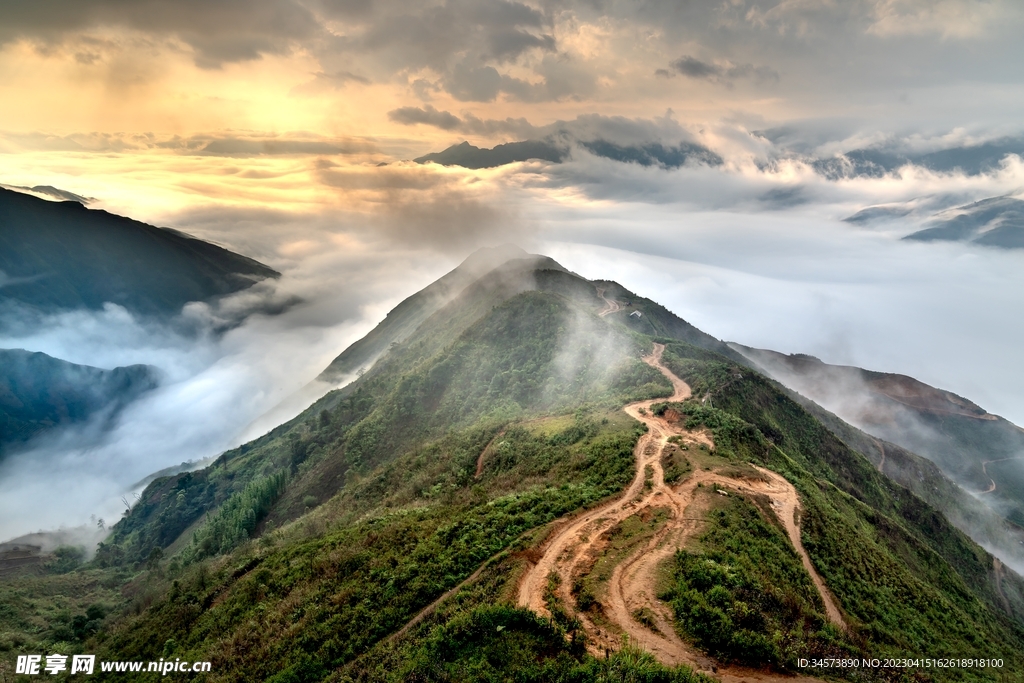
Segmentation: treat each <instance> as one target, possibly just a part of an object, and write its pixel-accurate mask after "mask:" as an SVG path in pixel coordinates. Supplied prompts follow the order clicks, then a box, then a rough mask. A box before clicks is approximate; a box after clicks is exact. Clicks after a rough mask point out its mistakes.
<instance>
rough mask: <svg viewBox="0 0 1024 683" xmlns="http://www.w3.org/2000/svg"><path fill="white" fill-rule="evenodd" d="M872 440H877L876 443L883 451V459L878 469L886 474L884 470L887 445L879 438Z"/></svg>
mask: <svg viewBox="0 0 1024 683" xmlns="http://www.w3.org/2000/svg"><path fill="white" fill-rule="evenodd" d="M871 440H872V441H874V442H875V445H876V446H878V450H879V451H881V453H882V459H881V460H880V461H879V462H878V471H879V472H881V473H882V474H885V472H883V471H882V470H884V469H885V446H883V445H882V442H881V441H879V440H878V439H871Z"/></svg>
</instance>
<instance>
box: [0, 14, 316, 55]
mask: <svg viewBox="0 0 1024 683" xmlns="http://www.w3.org/2000/svg"><path fill="white" fill-rule="evenodd" d="M105 26H123V27H126V28H130V29H134V30H137V31H142V32H144V33H151V34H155V35H173V36H176V37H177V38H179V39H180V40H182V41H183V42H185V43H187V44H188V45H190V46H191V47H192V48H193V49H194V50H195V52H196V63H197V64H198V65H199V66H203V67H218V66H220V65H222V64H224V63H226V62H238V61H245V60H251V59H258V58H259V57H260V56H261V55H264V54H283V53H286V52H288V51H289V50H290V49H291V48H292V46H293V45H294V43H295V42H296V41H299V40H306V39H309V38H311V37H313V36H314V35H316V34H317V33H319V32H320V25H319V23H318V21H317V19H316V17H315V16H314V15H313V13H312V12H310V11H309V9H307V8H306V7H305V6H304V5H303V4H301V3H300V2H298V1H297V0H215V1H212V2H211V1H210V0H36V1H35V2H16V3H6V6H5V7H4V19H3V23H2V24H0V42H8V41H11V40H16V39H18V38H28V39H31V40H36V41H41V42H42V43H43V44H47V43H57V42H60V41H61V40H63V39H65V38H66V37H68V36H70V35H73V34H76V33H80V32H83V31H89V30H92V29H96V28H99V27H105Z"/></svg>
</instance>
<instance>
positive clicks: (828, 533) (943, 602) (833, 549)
mask: <svg viewBox="0 0 1024 683" xmlns="http://www.w3.org/2000/svg"><path fill="white" fill-rule="evenodd" d="M722 361H724V359H721V360H718V361H716V360H710V359H709V358H708V356H707V354H706V353H704V352H694V351H693V350H692V349H690V348H686V347H681V346H678V345H675V346H670V347H669V351H667V352H666V363H667V364H668V365H669V367H671V368H673V370H674V371H676V372H677V373H678V374H679V375H680V376H682V377H683V378H684V379H686V380H687V381H688V382H689V383H690V384H691V386H692V387H693V388H694V394H695V396H696V397H698V400H697V401H694V402H691V403H690V404H688V405H687V406H686V407H685V408H683V407H681V408H682V409H683V412H688V413H690V416H689V417H688V419H690V420H693V421H694V422H695V423H703V424H707V425H708V426H711V427H713V431H714V432H715V437H716V445H717V450H718V451H719V452H720V453H722V454H724V455H727V456H730V457H733V458H737V459H744V460H747V459H749V460H754V461H755V462H761V463H764V464H766V465H768V466H769V467H771V468H772V469H775V470H776V471H779V472H781V473H783V474H785V475H786V476H787V478H789V479H790V481H792V482H793V483H794V485H796V487H797V489H798V490H799V491H800V494H801V497H802V499H803V503H804V513H803V514H804V518H803V536H804V545H805V547H806V548H807V551H808V552H809V554H810V555H811V558H812V560H813V561H814V563H815V566H816V567H817V568H818V570H819V572H820V573H821V574H822V576H823V577H824V579H825V581H826V583H827V584H828V585H829V587H830V589H831V590H832V591H833V593H834V594H835V595H836V597H837V598H838V600H839V603H840V605H841V606H842V607H843V609H844V611H846V613H847V615H848V617H850V618H851V621H852V622H853V624H854V627H855V631H856V634H857V636H858V637H859V638H861V639H863V641H862V642H864V643H865V644H866V645H865V647H868V651H869V652H873V653H875V654H876V655H877V654H879V653H891V654H897V653H900V654H904V655H908V656H909V655H917V656H978V657H980V656H1001V657H1005V658H1007V659H1008V661H1010V662H1012V663H1013V666H1015V667H1016V668H1017V670H1019V669H1020V668H1021V667H1022V666H1024V661H1021V657H1020V654H1019V653H1020V651H1021V650H1020V648H1021V645H1022V643H1024V630H1022V628H1021V624H1020V622H1019V621H1015V620H1014V619H1013V618H1012V617H1011V616H1010V615H1009V614H1007V613H1005V612H1004V607H1003V604H1002V601H1001V600H1000V596H999V595H998V594H997V589H996V583H995V581H994V577H993V574H992V570H991V567H992V560H991V556H989V555H988V554H987V553H986V552H985V551H983V550H982V549H981V548H979V547H978V546H977V545H975V544H974V543H973V542H971V541H970V539H968V538H967V537H966V536H965V535H964V534H962V533H961V532H959V531H958V530H956V529H955V528H953V527H952V525H950V524H949V522H948V521H947V520H946V519H945V518H944V517H943V516H942V515H941V514H939V513H937V512H935V510H934V509H932V508H930V507H929V506H928V505H927V504H925V503H924V502H923V501H921V500H920V499H919V498H917V497H916V496H914V495H913V494H911V493H910V492H909V491H907V490H906V489H904V488H903V487H901V486H899V485H896V484H894V483H892V482H891V481H889V480H888V479H886V478H885V477H884V476H883V475H881V474H879V473H878V472H877V471H876V470H875V469H874V468H873V467H872V466H871V464H870V463H869V462H868V461H867V460H866V459H865V458H864V457H863V456H861V455H860V454H859V453H856V452H854V451H852V450H850V449H849V448H848V447H847V446H846V444H844V443H843V442H842V441H840V440H839V439H838V438H836V437H835V436H834V435H833V434H832V433H831V432H829V431H828V430H827V429H826V428H825V427H824V426H823V425H822V424H821V423H819V422H818V421H816V420H814V419H813V418H812V417H811V416H810V414H808V413H807V412H806V411H805V410H804V409H803V408H801V407H800V406H799V405H797V404H796V403H795V402H794V401H792V400H791V399H789V398H788V397H787V396H786V395H785V394H784V393H783V392H781V391H780V390H779V389H778V388H777V387H776V386H775V385H774V383H773V382H771V381H770V380H767V379H766V378H764V377H763V376H761V375H758V374H756V373H751V372H749V371H747V370H746V369H745V368H740V367H738V366H735V365H732V364H730V363H726V362H722ZM705 398H706V399H707V401H706V402H704V403H703V404H702V403H701V400H702V399H705ZM1017 581H1019V579H1017ZM929 653H931V654H929ZM972 676H973V674H971V673H962V672H956V671H947V672H943V673H942V674H941V676H938V675H937V677H948V678H951V679H953V680H957V679H959V678H963V679H965V680H970V679H972ZM982 680H984V677H982Z"/></svg>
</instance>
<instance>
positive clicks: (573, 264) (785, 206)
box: [0, 153, 1024, 540]
mask: <svg viewBox="0 0 1024 683" xmlns="http://www.w3.org/2000/svg"><path fill="white" fill-rule="evenodd" d="M293 162H294V160H293ZM46 163H48V162H45V160H44V161H41V162H39V165H38V167H37V168H36V169H35V173H36V177H30V178H3V179H2V180H4V182H11V183H15V182H17V184H21V185H29V184H33V183H35V182H41V179H46V180H47V184H50V185H56V186H63V187H64V189H67V190H70V191H74V192H78V193H81V194H83V195H85V196H93V197H99V198H100V201H99V202H98V204H97V206H102V207H104V208H109V209H110V210H116V211H118V212H121V213H126V214H129V215H132V216H133V217H135V218H138V219H140V220H146V221H148V222H152V223H155V224H158V225H166V226H171V227H175V228H177V229H180V230H183V231H186V232H190V233H193V234H196V235H197V236H200V237H203V238H206V239H211V240H213V241H216V242H217V243H220V244H223V245H225V246H228V247H229V248H232V249H235V250H237V251H239V252H241V253H244V254H246V255H250V256H253V257H255V258H257V259H259V260H261V261H263V262H265V263H267V264H268V265H270V266H272V267H274V268H276V269H277V270H280V271H281V272H282V273H283V274H284V277H283V278H282V279H281V281H280V282H279V283H278V284H276V285H275V286H273V287H271V286H263V287H262V288H261V289H258V290H256V291H253V292H249V293H243V294H241V295H238V300H237V301H236V302H234V303H232V302H231V301H229V302H225V303H223V304H222V310H215V309H210V308H208V307H205V306H196V305H194V306H191V307H189V308H188V310H186V311H185V313H184V315H186V316H189V317H190V318H191V319H192V320H193V321H200V327H202V325H206V324H209V325H212V324H213V322H214V321H215V320H216V319H217V318H219V317H223V315H224V313H225V311H226V310H227V309H229V308H231V307H232V306H233V305H236V304H237V305H238V306H242V305H243V304H244V303H245V299H246V297H249V298H251V297H255V296H271V297H278V298H282V299H283V298H287V297H289V296H298V297H300V298H301V299H302V301H303V303H301V304H298V305H295V306H293V307H291V308H289V309H288V310H286V312H284V313H282V314H280V315H277V316H264V315H256V316H252V317H249V318H248V319H246V320H245V322H244V323H243V324H242V325H240V326H239V327H237V328H235V329H232V330H230V331H229V332H227V333H226V334H223V335H222V336H217V335H215V334H213V333H212V332H209V333H204V334H201V335H200V336H199V337H198V338H192V337H189V336H185V335H183V334H181V333H178V332H175V331H174V329H172V328H169V327H166V326H162V325H158V324H155V323H151V322H146V321H140V320H136V319H133V318H132V317H131V316H130V315H129V314H128V313H127V312H125V311H124V310H123V309H120V308H117V307H108V308H107V309H106V310H105V311H102V312H99V313H82V312H75V313H67V314H64V315H60V316H55V317H52V318H49V319H47V320H46V321H45V322H44V324H42V325H41V326H36V327H34V328H32V329H24V328H22V327H20V326H18V325H11V324H10V321H7V323H8V324H6V325H5V326H4V328H3V330H4V331H2V332H0V347H5V348H26V349H30V350H34V351H43V352H45V353H48V354H50V355H53V356H56V357H58V358H62V359H65V360H69V361H72V362H75V363H84V364H90V365H96V366H100V367H105V368H111V367H115V366H119V365H127V364H131V363H148V364H151V365H154V366H157V367H158V368H160V370H161V371H162V372H163V375H164V382H163V385H162V386H161V387H160V388H159V389H158V390H156V391H154V392H152V393H150V394H148V395H146V396H145V397H144V398H142V399H141V400H140V401H138V402H136V403H135V404H133V405H131V406H130V407H129V408H128V409H127V410H125V411H124V413H123V414H122V416H121V418H120V421H119V423H118V425H117V427H116V429H115V430H114V431H113V432H112V433H110V434H108V435H105V436H96V435H90V433H89V428H88V427H85V428H82V429H76V430H75V431H68V432H65V433H64V434H61V435H58V436H56V437H53V438H51V439H50V440H48V441H47V442H45V443H39V444H36V448H34V449H33V450H31V451H29V452H26V453H22V454H20V455H16V456H13V457H10V458H8V460H7V461H6V462H4V463H3V464H2V465H0V540H2V539H6V538H11V537H14V536H17V535H19V534H23V533H27V532H32V531H36V530H39V529H46V528H55V527H58V526H61V525H64V526H68V527H71V526H76V525H79V524H82V523H88V522H89V519H90V516H91V515H94V516H96V517H103V518H104V519H106V520H107V522H108V523H110V522H113V521H115V520H116V519H118V518H119V516H120V514H121V512H122V511H123V509H124V504H123V503H122V501H121V499H122V496H124V497H125V498H126V499H127V500H128V501H131V496H132V490H133V487H134V486H135V485H136V484H137V483H138V482H140V481H141V480H143V479H144V478H145V477H147V476H148V475H150V474H152V473H153V472H156V471H158V470H161V469H163V468H166V467H170V466H174V465H178V464H180V463H182V462H184V461H198V460H202V459H204V458H209V457H211V456H215V455H217V454H218V453H220V452H221V451H223V450H225V449H227V448H230V447H232V446H235V445H237V444H239V443H241V442H242V441H244V440H246V439H248V438H252V437H254V436H257V435H258V434H260V433H262V432H263V431H265V430H267V429H269V428H270V427H272V426H274V424H277V423H279V422H280V421H283V420H284V419H287V418H288V417H290V416H291V415H294V414H295V413H297V412H298V411H299V410H300V409H301V408H303V407H304V406H305V404H308V402H311V401H312V400H313V399H314V398H315V394H305V395H304V398H302V399H301V400H298V401H294V400H293V401H292V402H291V403H290V404H288V405H286V406H285V407H284V408H283V409H279V410H277V411H275V412H273V413H272V415H271V416H270V417H267V418H265V419H263V420H262V421H259V420H260V418H261V416H265V415H266V414H267V413H268V411H273V410H274V409H275V407H278V406H280V404H281V403H282V401H285V400H286V399H288V398H289V397H290V396H293V395H294V394H295V392H297V391H299V390H300V389H302V388H303V387H304V386H306V385H307V384H308V383H309V382H310V381H311V380H313V378H315V377H316V375H317V374H318V373H319V372H320V371H321V370H322V369H323V368H324V367H326V365H327V364H328V363H329V362H330V360H331V359H332V358H334V356H336V355H337V354H338V353H339V352H340V351H342V350H343V349H344V348H345V346H346V345H347V344H349V343H351V342H352V341H354V340H355V339H357V338H359V337H360V336H361V335H362V334H365V332H367V331H368V330H369V329H370V328H371V327H372V326H373V325H374V324H376V322H378V321H379V320H381V319H382V318H383V317H384V315H385V314H386V313H387V311H388V310H390V308H391V307H393V306H394V305H395V304H397V303H398V302H399V301H400V300H401V299H402V298H404V297H406V296H408V295H410V294H412V293H414V292H415V291H417V290H418V289H420V288H422V287H423V286H425V285H426V284H428V283H429V282H431V281H432V280H434V279H436V278H437V277H439V276H440V275H442V274H444V273H445V272H447V271H448V270H450V269H451V268H452V267H454V266H455V265H457V263H458V262H459V261H461V259H462V258H464V257H465V256H466V255H467V254H468V253H470V252H471V251H472V250H473V249H474V248H476V247H478V246H484V245H490V244H495V243H500V242H506V241H511V242H516V243H518V244H520V245H521V246H523V247H524V248H526V249H528V250H530V251H535V252H541V253H545V254H548V255H550V256H552V257H553V258H555V259H556V260H558V261H559V262H560V263H562V264H563V265H564V266H565V267H567V268H568V269H570V270H573V271H575V272H577V273H580V274H581V275H584V276H586V277H588V278H603V279H614V280H617V281H618V282H620V283H621V284H622V285H624V286H625V287H627V288H629V289H631V290H633V291H635V292H636V293H638V294H640V295H643V296H646V297H648V298H651V299H653V300H655V301H658V302H659V303H661V304H663V305H665V306H667V307H668V308H669V309H671V310H673V311H674V312H676V313H677V314H679V315H680V316H681V317H683V318H685V319H687V320H689V321H690V322H692V323H694V324H695V325H697V326H698V327H700V328H701V329H703V330H705V331H706V332H708V333H710V334H713V335H715V336H716V337H719V338H722V339H726V340H734V341H738V342H741V343H743V344H747V345H751V346H756V347H764V348H771V349H776V350H779V351H783V352H786V353H791V352H803V353H809V354H813V355H815V356H818V357H820V358H821V359H822V360H825V361H826V362H830V363H845V364H853V365H859V366H862V367H866V368H870V369H875V370H885V371H893V372H901V373H905V374H909V375H912V376H914V377H917V378H918V379H921V380H922V381H925V382H927V383H929V384H933V385H936V386H939V387H942V388H944V389H949V390H952V391H954V392H956V393H958V394H961V395H963V396H966V397H967V398H969V399H971V400H973V401H975V402H976V403H978V404H980V405H981V406H983V407H984V408H986V409H987V410H989V411H990V412H993V413H997V414H1001V415H1003V416H1005V417H1007V418H1008V419H1010V420H1012V421H1014V422H1016V423H1018V424H1022V423H1024V395H1022V394H1021V392H1020V386H1022V383H1024V364H1022V363H1020V361H1019V358H1018V356H1019V346H1020V345H1019V340H1021V339H1024V319H1022V318H1021V316H1020V315H1019V312H1020V311H1021V310H1022V304H1024V268H1022V267H1021V265H1022V262H1024V251H1020V250H1019V251H1013V250H999V249H993V248H985V247H977V246H971V245H965V244H961V243H920V242H905V241H901V240H900V239H899V237H901V236H903V235H905V234H909V233H910V232H913V231H914V230H916V229H917V228H918V226H917V224H911V223H910V222H906V223H904V224H901V223H900V222H899V221H895V222H889V223H886V224H885V225H884V226H883V227H881V228H876V227H871V226H868V227H864V226H855V225H851V224H849V223H844V222H842V220H841V219H842V218H844V217H846V216H849V215H851V214H852V213H854V212H856V211H857V210H859V209H861V208H864V207H865V206H870V205H873V204H879V203H887V202H906V201H910V200H913V199H915V198H918V197H923V196H928V197H942V196H946V195H955V197H956V200H957V201H962V200H973V199H981V198H984V197H987V196H997V195H1003V194H1007V193H1012V192H1015V191H1017V190H1018V189H1019V188H1021V187H1024V170H1022V166H1021V163H1020V160H1019V159H1018V158H1016V157H1011V158H1010V159H1009V162H1008V163H1006V164H1004V165H1003V167H1002V168H1000V169H998V170H997V171H994V172H992V173H990V174H987V175H976V176H971V177H967V178H965V177H963V176H957V175H956V174H946V175H942V174H930V173H923V172H921V173H912V172H911V173H906V174H904V176H903V177H902V179H901V178H899V177H892V176H890V177H888V178H882V179H855V180H847V181H839V182H832V181H826V180H824V179H822V178H821V177H820V176H817V175H815V174H813V173H812V172H809V171H808V170H807V169H806V167H801V166H799V165H795V166H791V167H786V168H781V169H780V168H775V169H774V170H758V169H757V168H754V167H752V166H750V165H746V166H744V165H730V164H726V165H724V166H723V167H720V168H707V167H699V168H685V167H684V168H681V169H676V170H665V169H660V168H643V167H639V166H636V165H631V164H622V163H619V162H613V161H610V160H607V159H596V158H593V157H588V156H587V155H586V154H583V153H580V154H577V155H576V156H574V158H573V160H571V161H569V162H567V163H564V164H560V165H545V164H537V163H527V164H522V165H516V166H513V167H505V168H503V169H497V170H490V171H467V170H463V169H440V168H437V167H421V166H417V165H415V164H402V163H399V164H392V165H391V166H388V167H381V168H376V167H373V166H370V165H357V164H353V165H352V166H349V167H346V166H344V165H341V166H325V165H324V164H322V163H320V162H310V163H309V165H308V167H307V168H306V172H307V173H308V176H306V177H307V178H308V179H313V180H315V181H316V182H318V183H319V185H318V187H319V188H320V190H322V191H323V192H324V193H325V194H324V196H326V197H328V199H323V200H318V199H316V196H314V195H309V196H308V197H307V199H308V200H309V201H304V202H303V203H302V204H301V205H291V204H289V205H284V204H282V205H281V206H276V205H274V204H273V201H274V200H273V198H271V199H269V200H266V201H264V203H262V204H261V203H259V201H262V200H252V201H253V202H254V203H253V205H252V206H243V207H242V208H239V207H240V206H242V205H243V202H242V200H241V199H240V197H242V194H244V193H241V192H239V195H238V196H235V197H225V196H215V197H212V198H207V199H200V198H198V197H197V195H195V194H193V193H191V192H183V193H182V194H181V196H179V197H177V198H176V199H175V201H170V200H168V192H169V191H168V190H167V187H166V186H164V187H161V188H159V189H157V188H155V187H153V188H150V189H149V195H147V186H146V185H145V184H144V183H143V182H142V181H138V180H133V179H131V178H130V177H129V176H128V175H127V174H125V175H118V173H112V174H111V176H109V177H108V178H104V179H97V178H92V179H90V180H89V181H88V183H84V182H81V181H76V177H77V176H74V174H69V175H67V176H64V177H61V176H60V173H61V172H60V171H57V170H54V169H52V168H49V167H46ZM111 163H113V162H111ZM127 163H128V162H127V161H126V162H125V164H126V165H127ZM208 163H211V164H213V163H217V161H216V160H213V161H209V162H208ZM232 163H235V164H238V163H244V162H239V160H237V159H235V160H233V161H232ZM259 163H264V162H263V161H260V162H259ZM294 163H298V162H294ZM318 164H319V165H318ZM190 172H192V173H193V174H194V173H195V172H196V170H195V169H192V170H191V171H190ZM170 173H172V171H170V170H169V171H168V174H170ZM213 174H215V170H214V171H211V175H213ZM168 177H170V176H168ZM122 181H123V182H122ZM239 182H241V181H239ZM246 182H248V183H250V184H251V182H252V181H246ZM133 183H134V184H133ZM246 187H247V192H248V190H251V189H252V187H251V186H250V185H247V186H246ZM105 188H106V189H107V190H109V192H108V193H107V194H105V192H104V189H105ZM129 189H130V190H131V192H129ZM105 196H109V197H114V198H115V199H113V200H110V201H107V202H106V203H104V200H103V198H104V197H105ZM246 196H250V197H251V196H252V195H251V194H248V195H246ZM132 197H138V198H137V199H132ZM147 197H149V198H152V201H147ZM133 202H134V203H133ZM317 202H319V203H317ZM947 203H948V202H947ZM168 207H174V208H168ZM180 207H185V208H180ZM907 220H908V221H909V220H910V219H907ZM203 321H207V322H203ZM323 389H325V387H324V388H323ZM254 423H255V424H254Z"/></svg>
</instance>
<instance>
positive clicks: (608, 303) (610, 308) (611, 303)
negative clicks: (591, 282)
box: [597, 287, 622, 318]
mask: <svg viewBox="0 0 1024 683" xmlns="http://www.w3.org/2000/svg"><path fill="white" fill-rule="evenodd" d="M597 295H598V296H599V297H601V300H602V301H604V308H602V309H601V310H600V311H598V312H597V314H598V315H599V316H601V317H602V318H603V317H605V316H606V315H608V314H609V313H614V312H615V311H619V310H622V306H621V305H620V304H619V302H618V301H616V300H615V299H608V298H606V297H605V295H604V287H597Z"/></svg>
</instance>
